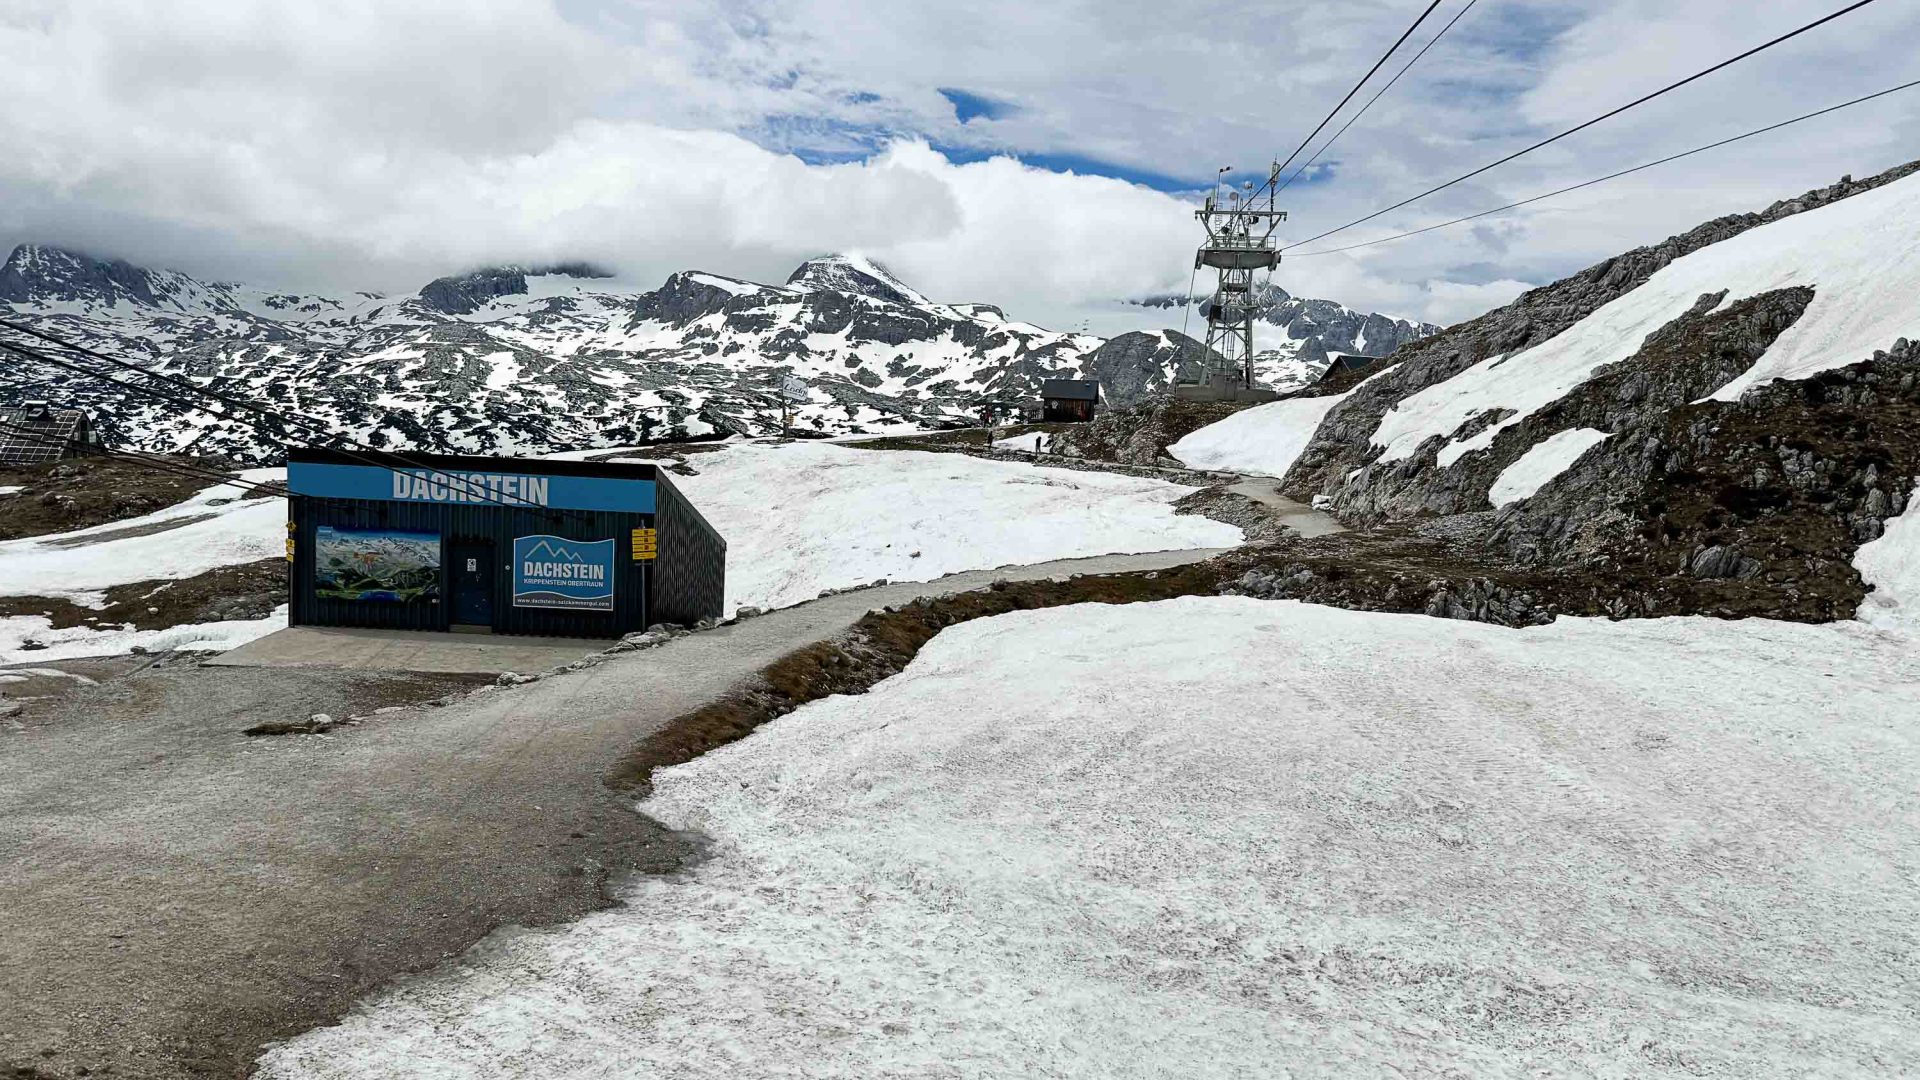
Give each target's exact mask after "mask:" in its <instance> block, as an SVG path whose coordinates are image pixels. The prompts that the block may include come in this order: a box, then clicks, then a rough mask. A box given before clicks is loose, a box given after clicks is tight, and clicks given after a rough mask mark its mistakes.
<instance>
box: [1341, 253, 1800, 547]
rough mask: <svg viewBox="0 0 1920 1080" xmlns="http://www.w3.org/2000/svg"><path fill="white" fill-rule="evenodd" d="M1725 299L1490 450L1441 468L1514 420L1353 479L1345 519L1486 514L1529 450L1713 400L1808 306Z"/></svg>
mask: <svg viewBox="0 0 1920 1080" xmlns="http://www.w3.org/2000/svg"><path fill="white" fill-rule="evenodd" d="M1725 299H1726V292H1725V291H1724V290H1722V291H1721V292H1719V293H1710V294H1708V295H1705V296H1702V297H1700V299H1699V301H1698V302H1697V303H1695V304H1694V306H1693V308H1692V310H1690V311H1688V312H1687V313H1686V314H1684V315H1682V316H1680V317H1679V318H1677V319H1675V320H1674V321H1672V322H1670V323H1668V324H1667V325H1666V326H1664V327H1662V328H1661V329H1660V330H1658V331H1655V332H1654V333H1653V334H1651V335H1649V336H1648V338H1647V339H1646V341H1645V342H1643V343H1642V344H1641V346H1640V349H1639V351H1638V352H1636V353H1634V355H1632V356H1631V357H1628V358H1627V359H1625V360H1622V361H1620V362H1619V363H1616V364H1610V365H1607V366H1606V367H1604V368H1601V369H1599V370H1598V371H1597V372H1596V373H1595V374H1594V376H1593V377H1592V378H1590V379H1588V380H1587V381H1586V382H1584V383H1582V384H1581V385H1580V386H1578V387H1576V388H1574V389H1573V390H1572V391H1571V392H1569V393H1568V394H1567V395H1566V396H1565V397H1563V398H1561V399H1560V400H1558V401H1555V402H1553V403H1552V404H1550V405H1547V406H1545V407H1543V408H1541V409H1539V410H1537V411H1535V412H1533V413H1531V414H1529V415H1528V416H1527V417H1526V418H1525V419H1523V420H1521V421H1520V422H1519V423H1517V424H1514V425H1512V426H1510V427H1506V428H1503V429H1502V430H1501V431H1500V432H1499V434H1498V435H1496V436H1495V437H1494V440H1493V442H1492V444H1491V445H1490V446H1488V447H1487V448H1486V449H1484V450H1478V451H1473V452H1470V453H1467V454H1465V455H1463V456H1461V457H1460V459H1459V460H1458V461H1456V462H1454V463H1453V464H1451V465H1450V466H1448V467H1446V468H1439V467H1438V466H1437V461H1436V451H1437V450H1438V448H1439V447H1440V446H1441V445H1443V444H1445V443H1446V442H1447V441H1449V440H1450V439H1464V438H1470V437H1472V436H1474V435H1477V434H1479V433H1480V432H1481V431H1483V430H1485V429H1487V428H1490V427H1492V426H1493V425H1494V424H1497V423H1500V422H1502V421H1505V420H1506V419H1508V418H1509V417H1510V416H1512V415H1513V412H1512V410H1511V409H1492V410H1488V411H1486V412H1483V413H1481V414H1480V415H1478V416H1476V417H1474V418H1473V419H1471V420H1469V421H1467V422H1466V423H1465V424H1463V425H1461V427H1460V428H1459V429H1458V430H1457V431H1454V432H1452V433H1451V434H1450V436H1447V437H1441V438H1436V439H1434V440H1432V445H1430V446H1426V447H1422V448H1421V449H1420V450H1419V451H1418V452H1416V453H1414V454H1413V455H1412V456H1410V457H1408V458H1406V459H1403V460H1400V461H1395V462H1388V463H1375V464H1371V465H1367V466H1365V467H1363V468H1361V469H1360V470H1359V471H1358V472H1357V473H1353V474H1349V476H1348V477H1347V478H1346V479H1345V481H1344V482H1343V483H1342V484H1341V487H1340V493H1339V499H1338V505H1339V508H1340V512H1341V514H1342V516H1344V517H1347V518H1349V519H1351V520H1383V519H1389V518H1400V517H1410V516H1414V515H1420V514H1430V515H1444V514H1458V513H1466V512H1469V511H1474V510H1483V509H1486V508H1487V506H1488V502H1487V497H1488V491H1489V489H1490V488H1491V487H1492V486H1493V483H1494V481H1495V480H1496V479H1497V478H1498V477H1499V476H1500V474H1501V473H1502V472H1504V471H1506V469H1507V468H1508V467H1509V466H1511V465H1512V464H1513V463H1514V462H1516V461H1518V460H1519V459H1520V458H1521V456H1522V455H1524V454H1525V453H1526V452H1527V451H1528V450H1530V449H1532V448H1533V447H1535V446H1537V445H1539V444H1540V443H1542V442H1544V441H1546V440H1547V439H1548V438H1551V437H1552V436H1554V435H1556V434H1558V433H1560V432H1563V431H1569V430H1573V429H1575V428H1592V429H1597V430H1600V431H1606V432H1616V431H1620V430H1621V429H1623V428H1625V427H1627V426H1629V425H1632V424H1634V423H1636V422H1638V421H1639V420H1641V419H1642V418H1645V417H1647V416H1650V415H1657V414H1660V413H1664V412H1665V411H1666V410H1668V409H1671V408H1674V407H1676V406H1679V405H1684V404H1686V403H1687V402H1690V401H1695V400H1697V399H1699V398H1703V397H1706V396H1708V395H1709V394H1712V393H1713V392H1714V391H1716V390H1718V389H1720V388H1721V387H1722V386H1725V385H1726V384H1727V383H1728V382H1730V381H1732V380H1733V379H1734V378H1735V377H1736V376H1738V375H1740V374H1741V373H1742V372H1745V371H1746V370H1747V369H1748V368H1751V367H1752V366H1753V365H1754V363H1755V362H1757V361H1758V360H1759V359H1760V357H1761V356H1762V355H1763V354H1764V353H1765V352H1766V351H1767V349H1768V347H1770V346H1771V345H1772V344H1773V342H1774V340H1775V339H1776V338H1778V337H1779V336H1780V335H1781V334H1782V333H1784V332H1785V331H1786V329H1787V328H1788V327H1790V326H1792V325H1793V323H1794V322H1795V320H1797V319H1799V318H1800V316H1801V314H1802V313H1803V312H1805V311H1806V309H1807V305H1808V304H1809V303H1811V302H1812V301H1813V290H1812V289H1810V288H1806V287H1797V288H1790V289H1778V290H1775V291H1773V292H1768V293H1762V294H1760V295H1758V296H1753V297H1748V298H1747V299H1745V300H1740V301H1738V302H1736V303H1733V304H1730V305H1728V306H1726V307H1725V308H1721V307H1720V306H1719V305H1720V304H1721V303H1722V302H1723V301H1724V300H1725Z"/></svg>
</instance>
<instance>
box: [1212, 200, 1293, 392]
mask: <svg viewBox="0 0 1920 1080" xmlns="http://www.w3.org/2000/svg"><path fill="white" fill-rule="evenodd" d="M1227 171H1228V170H1227V169H1221V170H1220V173H1221V175H1225V174H1226V173H1227ZM1279 178H1280V166H1279V164H1278V163H1275V164H1274V166H1273V172H1272V175H1270V176H1269V177H1268V178H1267V183H1266V186H1265V190H1266V192H1267V205H1266V207H1265V208H1264V209H1261V208H1258V207H1257V205H1256V203H1255V201H1254V198H1253V196H1252V195H1248V196H1243V195H1242V194H1241V193H1240V192H1238V191H1233V190H1231V189H1228V190H1226V191H1225V192H1224V193H1223V192H1222V190H1221V188H1220V186H1219V185H1218V184H1216V185H1215V187H1214V190H1213V192H1212V193H1211V194H1209V195H1208V196H1207V201H1206V205H1205V206H1204V207H1202V208H1201V209H1199V210H1195V211H1194V212H1193V216H1194V217H1196V218H1198V219H1199V221H1200V225H1201V227H1202V228H1204V229H1206V230H1207V240H1206V243H1204V244H1202V245H1200V250H1199V252H1198V253H1196V254H1195V255H1194V257H1193V266H1194V269H1195V270H1199V269H1201V268H1202V267H1210V268H1212V269H1214V270H1218V271H1219V272H1220V280H1219V282H1218V284H1217V285H1216V286H1215V287H1214V290H1213V299H1212V300H1210V301H1208V302H1207V309H1206V311H1207V349H1208V350H1209V356H1208V361H1207V362H1208V366H1209V370H1208V372H1207V375H1206V381H1209V382H1211V381H1213V379H1214V378H1215V377H1216V376H1224V377H1225V378H1228V379H1234V380H1238V381H1240V382H1241V383H1242V384H1243V385H1245V386H1247V387H1249V388H1251V387H1252V386H1253V320H1254V317H1255V316H1256V315H1257V314H1258V310H1257V308H1258V305H1257V304H1255V303H1254V302H1253V295H1252V294H1253V274H1254V271H1256V270H1267V271H1271V270H1272V269H1273V268H1274V267H1276V266H1279V265H1280V250H1279V246H1278V244H1277V243H1276V242H1275V240H1274V236H1273V231H1274V229H1275V228H1276V227H1278V226H1279V224H1280V223H1281V222H1282V221H1285V220H1287V212H1286V211H1285V210H1277V209H1275V208H1274V205H1273V202H1274V188H1275V186H1276V185H1277V182H1278V180H1279ZM1247 187H1248V188H1249V189H1251V188H1252V187H1253V183H1252V181H1248V182H1247ZM1223 194H1224V195H1225V198H1222V195H1223ZM1255 194H1257V193H1255ZM1214 357H1218V359H1217V360H1216V359H1214Z"/></svg>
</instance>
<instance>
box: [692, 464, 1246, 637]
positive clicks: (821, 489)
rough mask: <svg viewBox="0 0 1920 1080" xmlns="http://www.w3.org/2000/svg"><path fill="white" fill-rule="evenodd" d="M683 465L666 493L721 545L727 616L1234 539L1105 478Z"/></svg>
mask: <svg viewBox="0 0 1920 1080" xmlns="http://www.w3.org/2000/svg"><path fill="white" fill-rule="evenodd" d="M1028 445H1031V441H1030V439H1029V444H1028ZM687 461H688V464H690V465H691V466H692V467H693V468H695V469H697V470H699V474H698V475H696V476H674V477H673V483H674V484H675V485H676V486H678V487H679V488H680V489H681V490H682V491H684V492H685V493H686V494H687V497H688V498H689V499H691V500H692V502H693V505H694V506H696V507H698V508H699V510H700V512H701V514H702V515H704V516H705V517H706V519H707V521H708V522H709V523H710V524H712V525H713V527H714V528H715V529H717V530H719V532H720V535H721V536H722V537H724V538H725V539H726V541H727V610H728V612H729V613H731V612H732V611H733V610H734V609H735V608H738V607H741V606H753V607H759V608H776V607H786V606H789V605H792V604H797V603H800V602H801V601H803V600H811V599H813V598H814V597H816V596H818V595H820V593H821V591H822V590H824V589H837V588H845V587H847V586H850V585H864V584H866V583H868V582H871V581H874V580H875V579H878V578H886V579H888V580H890V581H927V580H931V579H933V578H937V577H941V576H943V575H945V574H950V573H957V572H959V571H962V570H981V569H986V568H989V567H994V566H1010V565H1019V564H1024V563H1034V562H1046V561H1049V560H1053V559H1068V558H1075V557H1079V556H1087V555H1107V554H1131V553H1137V552H1145V551H1167V550H1173V549H1180V548H1203V547H1232V546H1234V545H1237V544H1239V543H1240V541H1241V540H1242V539H1243V535H1242V533H1241V532H1240V530H1239V529H1236V528H1234V527H1233V526H1231V525H1223V524H1221V523H1219V522H1216V521H1210V520H1208V519H1206V518H1203V517H1198V516H1182V515H1176V514H1174V512H1173V508H1172V504H1173V503H1174V502H1175V501H1176V500H1178V499H1179V498H1181V497H1182V496H1184V495H1186V494H1188V493H1190V492H1192V491H1193V490H1195V489H1193V488H1190V487H1182V486H1180V485H1178V484H1169V483H1166V482H1164V481H1160V480H1151V479H1140V478H1137V477H1131V476H1119V475H1115V474H1112V473H1101V472H1081V471H1076V470H1070V469H1047V468H1036V467H1034V466H1032V465H1026V464H1021V463H1018V462H1010V461H987V460H983V459H981V458H975V457H968V456H965V455H962V454H933V453H921V452H917V451H907V450H857V449H851V448H848V447H844V446H836V445H832V444H828V443H817V442H796V443H736V444H733V445H730V446H728V447H727V448H726V449H724V450H719V451H715V452H711V453H704V454H696V455H692V456H690V457H689V458H688V459H687Z"/></svg>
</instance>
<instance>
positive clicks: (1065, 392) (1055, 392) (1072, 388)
mask: <svg viewBox="0 0 1920 1080" xmlns="http://www.w3.org/2000/svg"><path fill="white" fill-rule="evenodd" d="M1040 396H1041V397H1043V398H1065V399H1066V400H1068V401H1099V400H1100V384H1099V383H1098V382H1095V381H1094V380H1092V379H1048V380H1047V381H1045V382H1043V383H1041V384H1040Z"/></svg>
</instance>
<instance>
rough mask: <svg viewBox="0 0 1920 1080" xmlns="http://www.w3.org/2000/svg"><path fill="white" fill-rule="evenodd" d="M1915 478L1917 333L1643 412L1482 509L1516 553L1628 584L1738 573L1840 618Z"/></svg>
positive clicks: (1496, 536)
mask: <svg viewBox="0 0 1920 1080" xmlns="http://www.w3.org/2000/svg"><path fill="white" fill-rule="evenodd" d="M1917 479H1920V343H1914V342H1909V341H1906V340H1902V341H1899V342H1896V343H1895V344H1894V347H1893V348H1891V349H1889V350H1885V351H1882V352H1878V353H1875V354H1874V356H1873V358H1872V359H1870V360H1866V361H1863V362H1861V363H1859V364H1854V365H1852V366H1850V367H1846V368H1840V369H1837V370H1834V371H1829V372H1824V373H1821V374H1819V375H1815V376H1813V377H1812V378H1809V379H1805V380H1800V381H1792V382H1785V381H1783V382H1775V383H1768V384H1765V385H1762V386H1758V387H1755V388H1753V389H1751V390H1749V391H1748V392H1747V393H1745V394H1744V395H1742V396H1741V398H1740V400H1739V401H1737V402H1724V401H1704V402H1700V403H1698V404H1689V405H1682V406H1679V407H1677V408H1673V409H1670V410H1665V411H1662V412H1660V413H1657V414H1653V415H1648V416H1645V417H1643V418H1642V419H1640V420H1638V421H1636V422H1634V423H1632V424H1630V425H1627V426H1626V427H1625V428H1624V429H1623V430H1621V431H1619V432H1618V433H1616V434H1615V435H1614V436H1613V437H1612V438H1611V439H1609V440H1607V441H1606V442H1605V443H1604V444H1602V445H1601V446H1599V447H1596V448H1595V449H1593V450H1590V451H1589V452H1588V453H1587V454H1586V455H1585V456H1583V457H1582V458H1581V459H1580V460H1579V461H1578V462H1576V463H1575V464H1574V465H1573V466H1572V467H1571V468H1570V469H1568V470H1567V471H1566V472H1565V473H1563V474H1561V475H1560V476H1559V477H1557V478H1555V479H1554V480H1553V481H1552V482H1551V483H1549V484H1548V485H1546V486H1545V487H1544V488H1542V489H1541V490H1540V491H1539V492H1538V493H1536V494H1535V495H1534V496H1533V497H1532V498H1530V499H1527V500H1525V501H1523V502H1518V503H1515V504H1513V505H1512V506H1509V507H1507V508H1506V509H1504V510H1503V511H1501V512H1500V513H1499V514H1497V515H1495V516H1494V518H1493V526H1492V528H1491V529H1490V531H1489V534H1488V545H1489V546H1490V547H1492V548H1494V549H1496V550H1498V551H1501V552H1503V553H1504V554H1505V555H1506V556H1508V557H1510V558H1512V559H1513V560H1515V561H1516V562H1518V563H1521V564H1526V565H1536V566H1559V567H1577V568H1591V569H1594V570H1596V571H1603V572H1605V573H1606V574H1608V575H1610V576H1612V577H1613V578H1615V579H1616V580H1618V581H1619V582H1621V587H1622V588H1623V589H1625V588H1630V587H1632V583H1634V582H1650V581H1653V580H1656V579H1662V578H1665V579H1672V578H1692V579H1698V580H1701V581H1716V582H1727V583H1733V582H1745V583H1751V584H1752V585H1754V586H1755V587H1757V588H1761V589H1764V590H1766V591H1769V592H1771V593H1772V594H1775V595H1777V596H1779V597H1780V598H1781V602H1782V604H1783V605H1786V606H1789V607H1791V608H1792V609H1793V610H1796V611H1800V612H1806V613H1809V614H1811V615H1812V616H1814V617H1823V618H1848V617H1850V616H1851V615H1852V614H1853V612H1854V610H1855V609H1856V608H1857V607H1858V606H1859V603H1860V600H1861V598H1862V597H1863V596H1864V595H1865V586H1864V585H1863V584H1862V583H1861V581H1860V578H1859V574H1858V573H1857V572H1856V571H1855V570H1854V568H1853V554H1854V552H1855V551H1856V550H1857V549H1858V547H1859V545H1861V544H1863V543H1865V542H1867V541H1870V540H1874V539H1877V538H1878V537H1879V536H1880V535H1881V533H1882V532H1884V531H1885V528H1886V523H1887V522H1888V521H1889V520H1891V519H1892V518H1895V517H1898V516H1899V515H1900V514H1901V513H1903V512H1904V511H1905V510H1906V508H1907V503H1908V500H1909V499H1910V498H1911V497H1912V493H1913V491H1914V485H1915V483H1916V480H1917Z"/></svg>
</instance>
